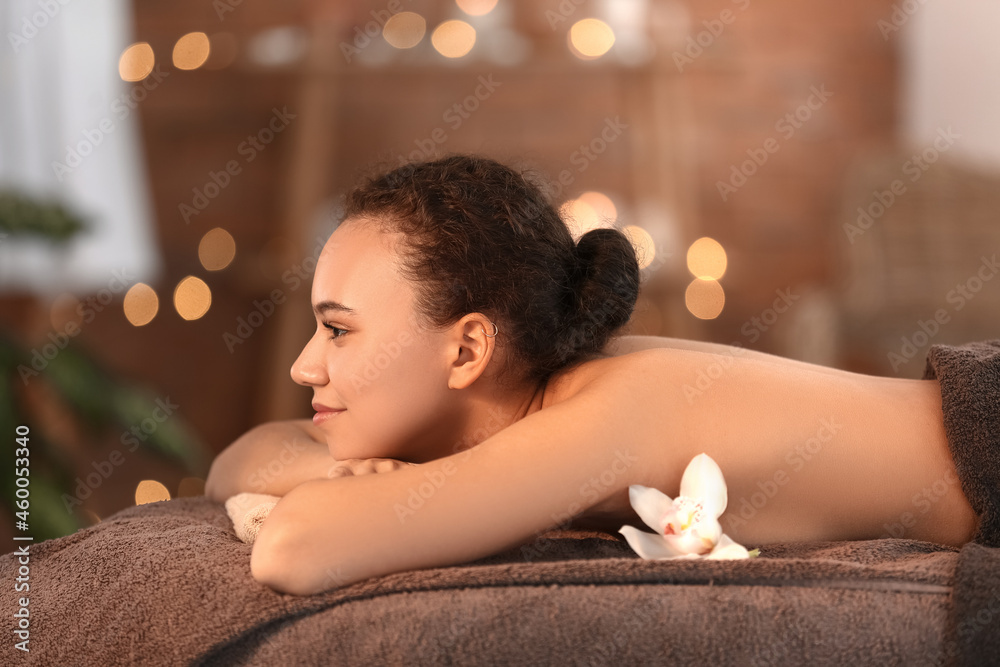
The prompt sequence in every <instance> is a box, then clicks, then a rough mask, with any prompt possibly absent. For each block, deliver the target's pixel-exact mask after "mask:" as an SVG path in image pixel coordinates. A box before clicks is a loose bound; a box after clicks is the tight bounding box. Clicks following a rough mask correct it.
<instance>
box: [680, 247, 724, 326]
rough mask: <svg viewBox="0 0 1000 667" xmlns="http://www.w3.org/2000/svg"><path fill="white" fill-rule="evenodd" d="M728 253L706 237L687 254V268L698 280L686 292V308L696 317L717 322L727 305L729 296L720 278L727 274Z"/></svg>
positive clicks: (692, 282) (691, 283)
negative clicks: (716, 319)
mask: <svg viewBox="0 0 1000 667" xmlns="http://www.w3.org/2000/svg"><path fill="white" fill-rule="evenodd" d="M726 266H727V259H726V250H725V248H723V247H722V244H721V243H719V242H718V241H716V240H715V239H713V238H710V237H708V236H703V237H701V238H700V239H698V240H696V241H695V242H694V243H692V244H691V246H690V247H689V248H688V251H687V267H688V271H690V272H691V273H692V274H693V275H694V276H695V279H694V280H692V281H691V282H690V283H689V284H688V286H687V289H686V290H685V291H684V305H686V306H687V309H688V311H689V312H690V313H691V314H692V315H694V316H695V317H697V318H699V319H703V320H711V319H715V318H716V317H718V316H719V314H720V313H721V312H722V308H723V307H724V306H725V305H726V294H725V291H724V290H723V289H722V285H721V284H719V279H720V278H722V276H723V275H725V273H726Z"/></svg>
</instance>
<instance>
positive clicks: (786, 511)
mask: <svg viewBox="0 0 1000 667" xmlns="http://www.w3.org/2000/svg"><path fill="white" fill-rule="evenodd" d="M654 342H655V341H654ZM718 347H719V348H721V349H725V348H723V346H718ZM728 349H730V350H732V353H731V354H727V353H721V354H720V353H716V352H703V351H696V350H693V349H675V348H655V347H652V346H650V347H648V348H647V349H642V350H640V351H637V352H631V353H628V354H625V355H623V356H616V357H605V358H601V359H597V360H594V361H589V362H586V363H584V364H581V365H580V366H578V367H576V368H575V369H572V370H571V371H569V372H568V373H566V374H565V375H564V376H562V377H561V378H560V379H559V381H558V382H557V383H556V384H555V385H554V387H553V389H552V391H551V398H548V397H547V398H546V401H545V403H543V407H544V405H545V404H548V403H549V402H550V401H552V403H553V404H554V403H555V402H559V401H562V400H572V396H573V395H575V394H576V392H579V391H581V390H582V389H583V388H585V387H591V388H597V387H600V391H602V392H606V393H607V396H608V397H609V400H608V404H609V405H615V406H619V409H622V410H628V411H631V413H632V414H630V415H628V417H627V419H626V420H625V421H626V422H627V423H630V424H634V425H635V432H634V434H632V437H634V438H638V439H639V446H640V448H641V450H642V451H643V452H644V454H645V455H644V456H643V463H644V464H645V465H644V470H643V474H644V475H643V476H644V477H645V480H644V481H643V482H641V483H643V484H645V485H647V486H652V487H655V488H657V489H660V490H661V491H663V492H664V493H666V494H667V495H671V496H673V495H676V493H677V492H678V489H679V487H680V478H681V473H682V472H683V470H684V468H685V466H686V465H687V463H688V462H689V461H690V460H691V458H693V457H694V456H695V455H697V454H698V453H701V452H705V453H707V454H708V455H709V456H711V457H712V458H713V459H715V460H716V462H717V463H718V464H719V466H720V467H721V469H722V471H723V474H724V475H725V479H726V483H727V487H728V493H729V502H728V507H727V510H726V512H725V513H724V514H723V515H722V517H721V523H722V527H723V529H724V531H725V532H726V533H727V534H729V535H730V536H731V537H732V538H733V539H735V540H737V541H738V542H742V543H744V544H767V543H774V542H783V541H797V540H848V539H875V538H879V537H905V538H910V539H920V540H928V541H933V542H938V543H941V544H950V545H955V546H958V545H961V544H964V543H965V542H967V541H968V540H969V539H970V538H971V535H972V533H973V531H974V529H975V515H974V513H973V510H972V508H971V507H970V506H969V504H968V501H967V499H966V498H965V495H964V494H963V493H962V490H961V487H960V484H959V482H958V477H957V474H956V471H955V466H954V462H953V460H952V458H951V455H950V453H949V450H948V445H947V441H946V438H945V430H944V424H943V416H942V412H941V394H940V387H939V385H938V382H937V381H936V380H912V379H903V378H887V377H878V376H870V375H862V374H857V373H851V372H847V371H841V370H838V369H832V368H826V367H820V366H815V365H813V364H807V363H804V362H797V361H794V360H789V359H783V358H781V357H773V356H771V355H762V354H751V353H749V351H743V350H741V349H740V348H728ZM637 359H641V363H640V364H636V363H635V362H636V361H637ZM615 396H618V397H622V398H624V400H616V399H613V398H612V397H615ZM632 437H630V439H632ZM588 518H589V519H590V520H591V521H592V522H593V523H592V524H591V525H593V526H594V527H602V528H605V529H610V528H612V525H613V524H614V523H615V522H619V525H620V522H622V521H623V522H625V523H633V524H635V525H639V526H641V525H642V524H641V523H637V522H638V517H637V516H636V515H635V514H634V513H633V512H632V511H631V507H630V506H629V505H628V496H627V489H624V490H619V491H618V492H617V493H616V494H615V495H614V496H613V497H612V498H609V499H607V500H606V501H605V502H603V503H602V504H601V505H600V506H598V507H595V508H593V511H592V512H591V513H590V515H589V517H585V518H584V521H582V522H580V523H581V525H587V523H588V522H587V519H588Z"/></svg>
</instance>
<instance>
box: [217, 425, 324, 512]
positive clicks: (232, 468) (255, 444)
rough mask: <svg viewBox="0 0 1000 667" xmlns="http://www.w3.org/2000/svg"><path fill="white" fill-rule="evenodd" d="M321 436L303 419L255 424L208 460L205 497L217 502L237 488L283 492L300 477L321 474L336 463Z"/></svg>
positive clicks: (260, 491)
mask: <svg viewBox="0 0 1000 667" xmlns="http://www.w3.org/2000/svg"><path fill="white" fill-rule="evenodd" d="M321 438H323V433H322V432H321V431H319V430H318V429H316V427H315V426H313V424H312V422H311V421H310V420H308V419H293V420H285V421H274V422H267V423H264V424H260V425H259V426H255V427H254V428H252V429H250V430H249V431H247V432H246V433H244V434H243V435H242V436H240V437H239V438H237V439H236V440H235V441H234V442H233V443H232V444H231V445H229V446H228V447H227V448H226V449H224V450H223V451H222V452H220V453H219V455H218V456H217V457H216V458H215V460H214V461H213V462H212V467H211V468H210V469H209V472H208V479H207V480H206V481H205V495H206V496H208V497H209V498H211V499H212V500H214V501H216V502H220V503H221V502H225V500H226V499H227V498H229V497H230V496H234V495H236V494H237V493H241V492H243V491H250V492H253V493H266V494H270V495H274V496H284V495H285V494H286V493H288V492H289V491H291V490H292V489H293V488H295V487H296V486H298V485H299V484H301V483H303V482H305V481H308V480H310V479H318V478H321V477H325V476H326V473H327V471H328V470H329V469H330V468H331V466H333V465H334V463H336V461H335V460H334V458H333V457H332V456H331V455H330V450H329V447H328V446H327V443H326V440H325V439H321Z"/></svg>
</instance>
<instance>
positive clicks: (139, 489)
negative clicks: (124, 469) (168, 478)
mask: <svg viewBox="0 0 1000 667" xmlns="http://www.w3.org/2000/svg"><path fill="white" fill-rule="evenodd" d="M161 500H170V491H169V490H168V489H167V487H165V486H164V485H163V484H161V483H160V482H157V481H156V480H155V479H144V480H142V481H141V482H139V485H138V486H136V487H135V504H136V505H145V504H146V503H156V502H159V501H161Z"/></svg>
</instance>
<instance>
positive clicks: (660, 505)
mask: <svg viewBox="0 0 1000 667" xmlns="http://www.w3.org/2000/svg"><path fill="white" fill-rule="evenodd" d="M628 501H629V503H631V505H632V509H634V510H635V513H636V514H638V515H639V518H640V519H642V522H643V523H644V524H646V525H647V526H649V528H651V529H652V530H654V531H656V532H657V533H659V532H660V531H661V530H662V525H661V521H662V517H663V515H664V514H665V513H666V512H667V511H668V510H670V509H671V508H672V507H673V504H674V501H673V499H672V498H671V497H670V496H668V495H666V494H665V493H663V492H662V491H660V490H658V489H654V488H653V487H651V486H643V485H642V484H631V485H629V487H628Z"/></svg>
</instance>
